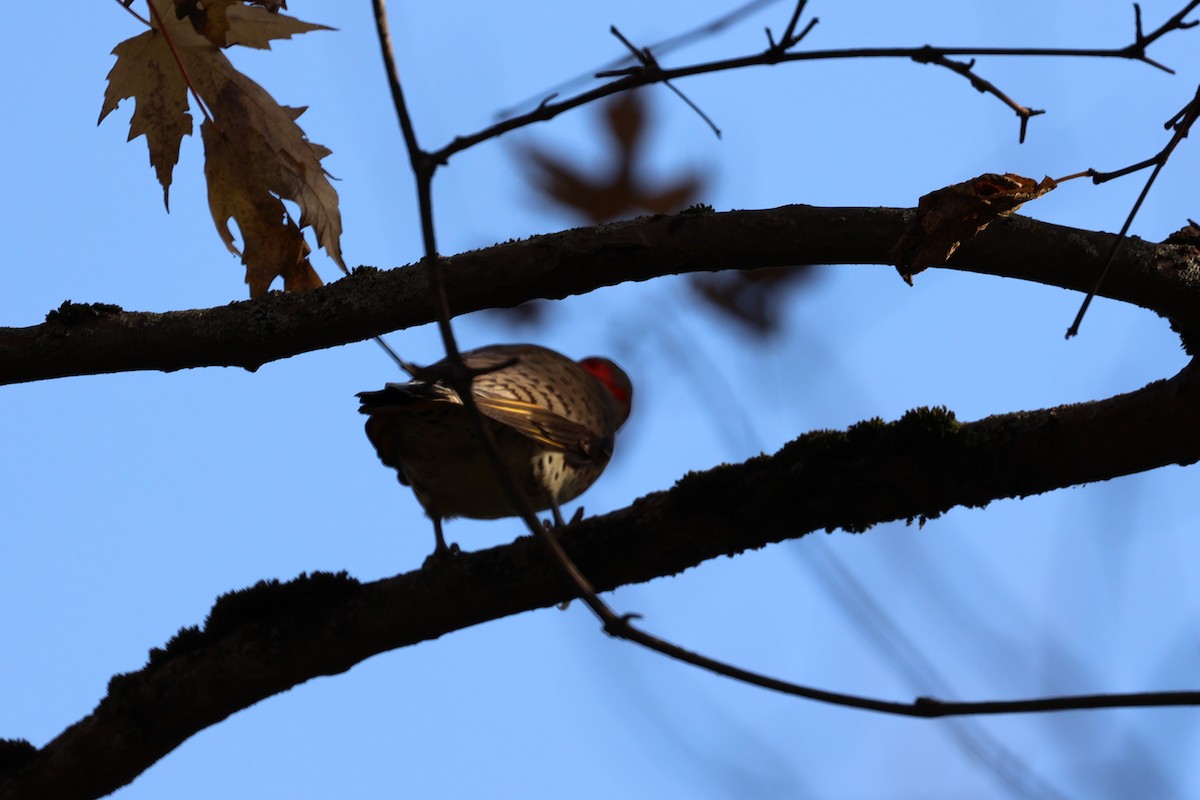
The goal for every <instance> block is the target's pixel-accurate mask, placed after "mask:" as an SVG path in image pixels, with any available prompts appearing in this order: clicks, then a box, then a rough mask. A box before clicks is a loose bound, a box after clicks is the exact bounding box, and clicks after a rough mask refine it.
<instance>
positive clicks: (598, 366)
mask: <svg viewBox="0 0 1200 800" xmlns="http://www.w3.org/2000/svg"><path fill="white" fill-rule="evenodd" d="M579 366H581V367H583V368H584V369H586V370H587V371H588V372H589V373H591V374H592V375H593V376H594V377H595V378H596V380H598V381H600V382H601V383H602V384H604V386H605V388H606V389H608V391H610V392H612V396H613V397H615V398H617V400H618V401H619V402H620V403H621V404H623V405H625V406H628V405H629V404H630V401H631V400H632V399H633V398H631V397H630V392H629V389H628V388H626V387H625V386H623V385H622V383H621V382H620V381H618V380H617V376H616V375H615V374H614V373H613V364H612V362H611V361H609V360H608V359H607V358H597V357H595V356H592V357H589V358H585V359H583V360H582V361H580V362H579Z"/></svg>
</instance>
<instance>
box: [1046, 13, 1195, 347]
mask: <svg viewBox="0 0 1200 800" xmlns="http://www.w3.org/2000/svg"><path fill="white" fill-rule="evenodd" d="M1198 2H1200V0H1198ZM1198 117H1200V86H1197V87H1196V94H1195V95H1194V96H1193V97H1192V99H1191V100H1190V101H1189V102H1188V104H1187V105H1185V106H1184V107H1183V108H1182V109H1180V110H1179V112H1178V113H1177V114H1175V115H1174V116H1173V117H1171V119H1169V120H1167V123H1166V127H1167V128H1173V129H1174V131H1175V132H1174V133H1173V134H1172V135H1171V140H1170V141H1169V142H1167V145H1166V147H1164V148H1163V149H1162V150H1160V151H1159V152H1158V154H1157V155H1154V156H1152V157H1150V158H1148V159H1146V160H1145V161H1140V162H1138V163H1137V164H1134V165H1132V166H1129V167H1125V168H1123V169H1119V170H1116V171H1115V172H1097V171H1095V170H1089V171H1088V172H1089V174H1090V175H1091V177H1092V182H1093V183H1097V184H1100V183H1105V182H1106V181H1111V180H1113V179H1114V178H1119V177H1121V176H1123V175H1128V174H1130V173H1132V172H1136V171H1138V170H1141V169H1145V168H1146V167H1149V166H1153V167H1154V169H1153V170H1151V172H1150V177H1148V178H1147V179H1146V185H1145V186H1143V187H1142V191H1141V192H1140V193H1139V194H1138V196H1137V200H1135V201H1134V203H1133V207H1132V208H1130V209H1129V214H1128V215H1126V217H1125V223H1124V224H1123V225H1122V226H1121V230H1120V232H1119V233H1118V234H1117V238H1116V239H1114V240H1113V244H1112V247H1111V248H1110V249H1109V251H1108V258H1106V259H1105V260H1104V266H1103V267H1101V268H1100V274H1099V275H1097V276H1096V282H1095V284H1093V285H1092V288H1091V289H1090V290H1089V291H1088V293H1087V296H1086V297H1084V298H1083V302H1082V303H1081V304H1080V306H1079V311H1078V312H1077V313H1076V314H1075V320H1074V321H1073V322H1072V323H1071V327H1069V328H1067V335H1066V338H1068V339H1070V338H1071V337H1072V336H1075V335H1077V334H1078V333H1079V326H1080V324H1081V323H1082V322H1083V317H1084V315H1085V314H1086V313H1087V310H1088V307H1089V306H1090V305H1091V304H1092V298H1094V297H1095V296H1096V292H1098V291H1100V285H1101V284H1102V283H1104V278H1105V277H1106V276H1107V275H1108V270H1109V268H1111V267H1112V265H1113V262H1114V261H1115V260H1116V258H1117V253H1118V252H1119V251H1120V249H1121V243H1122V242H1124V241H1125V235H1126V234H1128V233H1129V228H1130V227H1131V226H1132V225H1133V218H1134V217H1136V216H1137V213H1138V211H1139V210H1140V209H1141V207H1142V203H1144V202H1145V200H1146V197H1147V196H1148V195H1149V194H1150V187H1151V186H1153V185H1154V181H1155V179H1157V178H1158V174H1159V173H1160V172H1162V170H1163V167H1165V166H1166V165H1167V161H1168V160H1169V159H1170V158H1171V153H1173V152H1174V151H1175V148H1176V147H1177V146H1178V145H1179V143H1180V142H1182V141H1183V140H1184V139H1185V138H1187V135H1188V132H1189V131H1191V129H1192V125H1193V124H1195V122H1196V119H1197V118H1198Z"/></svg>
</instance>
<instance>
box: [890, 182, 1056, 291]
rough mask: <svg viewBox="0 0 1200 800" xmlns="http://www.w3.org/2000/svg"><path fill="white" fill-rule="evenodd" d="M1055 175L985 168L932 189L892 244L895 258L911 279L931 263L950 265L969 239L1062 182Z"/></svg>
mask: <svg viewBox="0 0 1200 800" xmlns="http://www.w3.org/2000/svg"><path fill="white" fill-rule="evenodd" d="M1057 186H1058V184H1057V183H1055V181H1054V180H1053V179H1052V178H1043V179H1042V182H1041V183H1038V182H1037V181H1035V180H1033V179H1032V178H1024V177H1021V176H1020V175H1014V174H1013V173H1011V172H1009V173H1006V174H1004V175H999V174H996V173H990V172H989V173H985V174H983V175H980V176H979V177H977V178H972V179H971V180H969V181H963V182H962V183H956V184H953V185H952V186H947V187H946V188H944V189H938V190H937V191H934V192H930V193H929V194H927V195H925V196H924V197H922V198H921V200H920V202H918V203H917V213H916V216H915V217H914V218H913V221H912V222H911V223H910V224H909V226H908V230H906V231H905V232H904V235H903V236H901V237H900V240H899V241H897V242H896V244H895V246H893V247H892V253H891V256H892V261H893V263H895V265H896V269H897V270H898V271H899V273H900V277H902V278H904V280H905V282H906V283H908V284H909V285H910V286H911V285H912V278H913V276H914V275H916V274H917V273H918V272H921V271H922V270H924V269H925V268H926V267H929V266H933V265H936V264H944V263H945V262H946V260H947V259H948V258H950V256H951V255H952V254H953V253H954V251H955V250H957V249H958V247H959V245H961V244H962V243H963V242H967V241H970V240H971V239H974V238H975V236H976V235H978V233H979V232H980V231H982V230H983V229H984V228H986V227H987V226H988V225H989V224H991V222H992V221H993V220H995V219H997V218H998V217H1006V216H1009V215H1010V214H1012V213H1013V212H1015V211H1016V210H1017V209H1018V208H1020V207H1021V204H1022V203H1025V202H1028V201H1029V200H1036V199H1037V198H1039V197H1041V196H1042V195H1044V194H1046V193H1047V192H1049V191H1050V190H1051V189H1054V188H1055V187H1057Z"/></svg>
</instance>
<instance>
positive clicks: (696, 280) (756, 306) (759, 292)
mask: <svg viewBox="0 0 1200 800" xmlns="http://www.w3.org/2000/svg"><path fill="white" fill-rule="evenodd" d="M814 276H815V273H814V272H813V270H812V268H811V266H810V265H801V266H795V267H768V268H766V269H754V270H747V271H743V270H728V271H725V272H714V273H697V274H694V275H690V276H688V278H689V280H688V282H689V284H690V285H691V287H692V289H693V290H694V291H695V292H697V293H698V294H699V295H700V297H702V298H703V299H704V300H705V301H707V302H708V303H709V304H711V305H712V306H713V307H714V308H715V309H716V310H717V311H719V312H721V313H722V314H724V315H725V316H727V317H730V318H731V319H734V320H736V321H737V322H740V323H742V324H743V325H745V326H747V327H748V328H749V329H750V331H751V332H753V333H755V334H757V335H759V336H764V337H765V336H770V335H771V334H773V333H775V332H776V331H778V330H779V323H780V310H781V308H782V307H784V306H785V301H786V300H787V299H788V297H789V295H788V290H789V289H790V288H792V287H797V286H800V285H802V284H804V283H806V282H808V281H809V280H811V279H812V278H813V277H814Z"/></svg>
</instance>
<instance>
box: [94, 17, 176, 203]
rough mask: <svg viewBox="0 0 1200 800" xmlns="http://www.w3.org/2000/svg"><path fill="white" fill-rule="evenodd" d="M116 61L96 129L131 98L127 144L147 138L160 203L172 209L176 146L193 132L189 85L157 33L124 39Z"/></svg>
mask: <svg viewBox="0 0 1200 800" xmlns="http://www.w3.org/2000/svg"><path fill="white" fill-rule="evenodd" d="M112 52H113V55H115V56H116V57H117V63H116V64H114V65H113V68H112V70H110V71H109V73H108V86H107V87H106V88H105V90H104V105H103V107H101V109H100V119H98V120H97V121H96V124H97V125H99V124H100V123H101V122H103V121H104V118H105V117H107V116H108V115H109V114H111V113H112V112H113V111H114V110H115V109H116V107H117V105H118V104H119V103H120V102H121V101H122V100H127V99H129V98H131V97H132V98H134V109H133V117H132V119H130V122H129V141H133V140H134V139H136V138H137V137H139V136H145V137H146V145H147V146H148V147H149V149H150V165H151V166H152V167H154V172H155V174H157V175H158V182H159V183H160V184H162V187H163V204H164V205H166V206H167V207H168V208H170V192H171V176H172V172H173V171H174V169H175V165H176V164H177V163H178V162H179V145H180V143H181V142H182V141H183V137H184V136H187V135H189V134H190V133H191V132H192V117H191V115H190V114H189V113H188V99H187V81H186V80H185V79H184V77H183V75H182V74H181V73H180V71H179V67H178V65H177V64H176V63H175V59H174V57H173V56H172V55H171V51H170V48H169V47H168V46H167V43H166V40H165V39H164V38H163V35H162V34H161V33H159V32H158V31H146V32H145V33H142V34H139V35H138V36H134V37H133V38H132V39H126V40H125V41H123V42H121V43H120V44H118V45H117V46H116V47H115V48H113V51H112Z"/></svg>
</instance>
